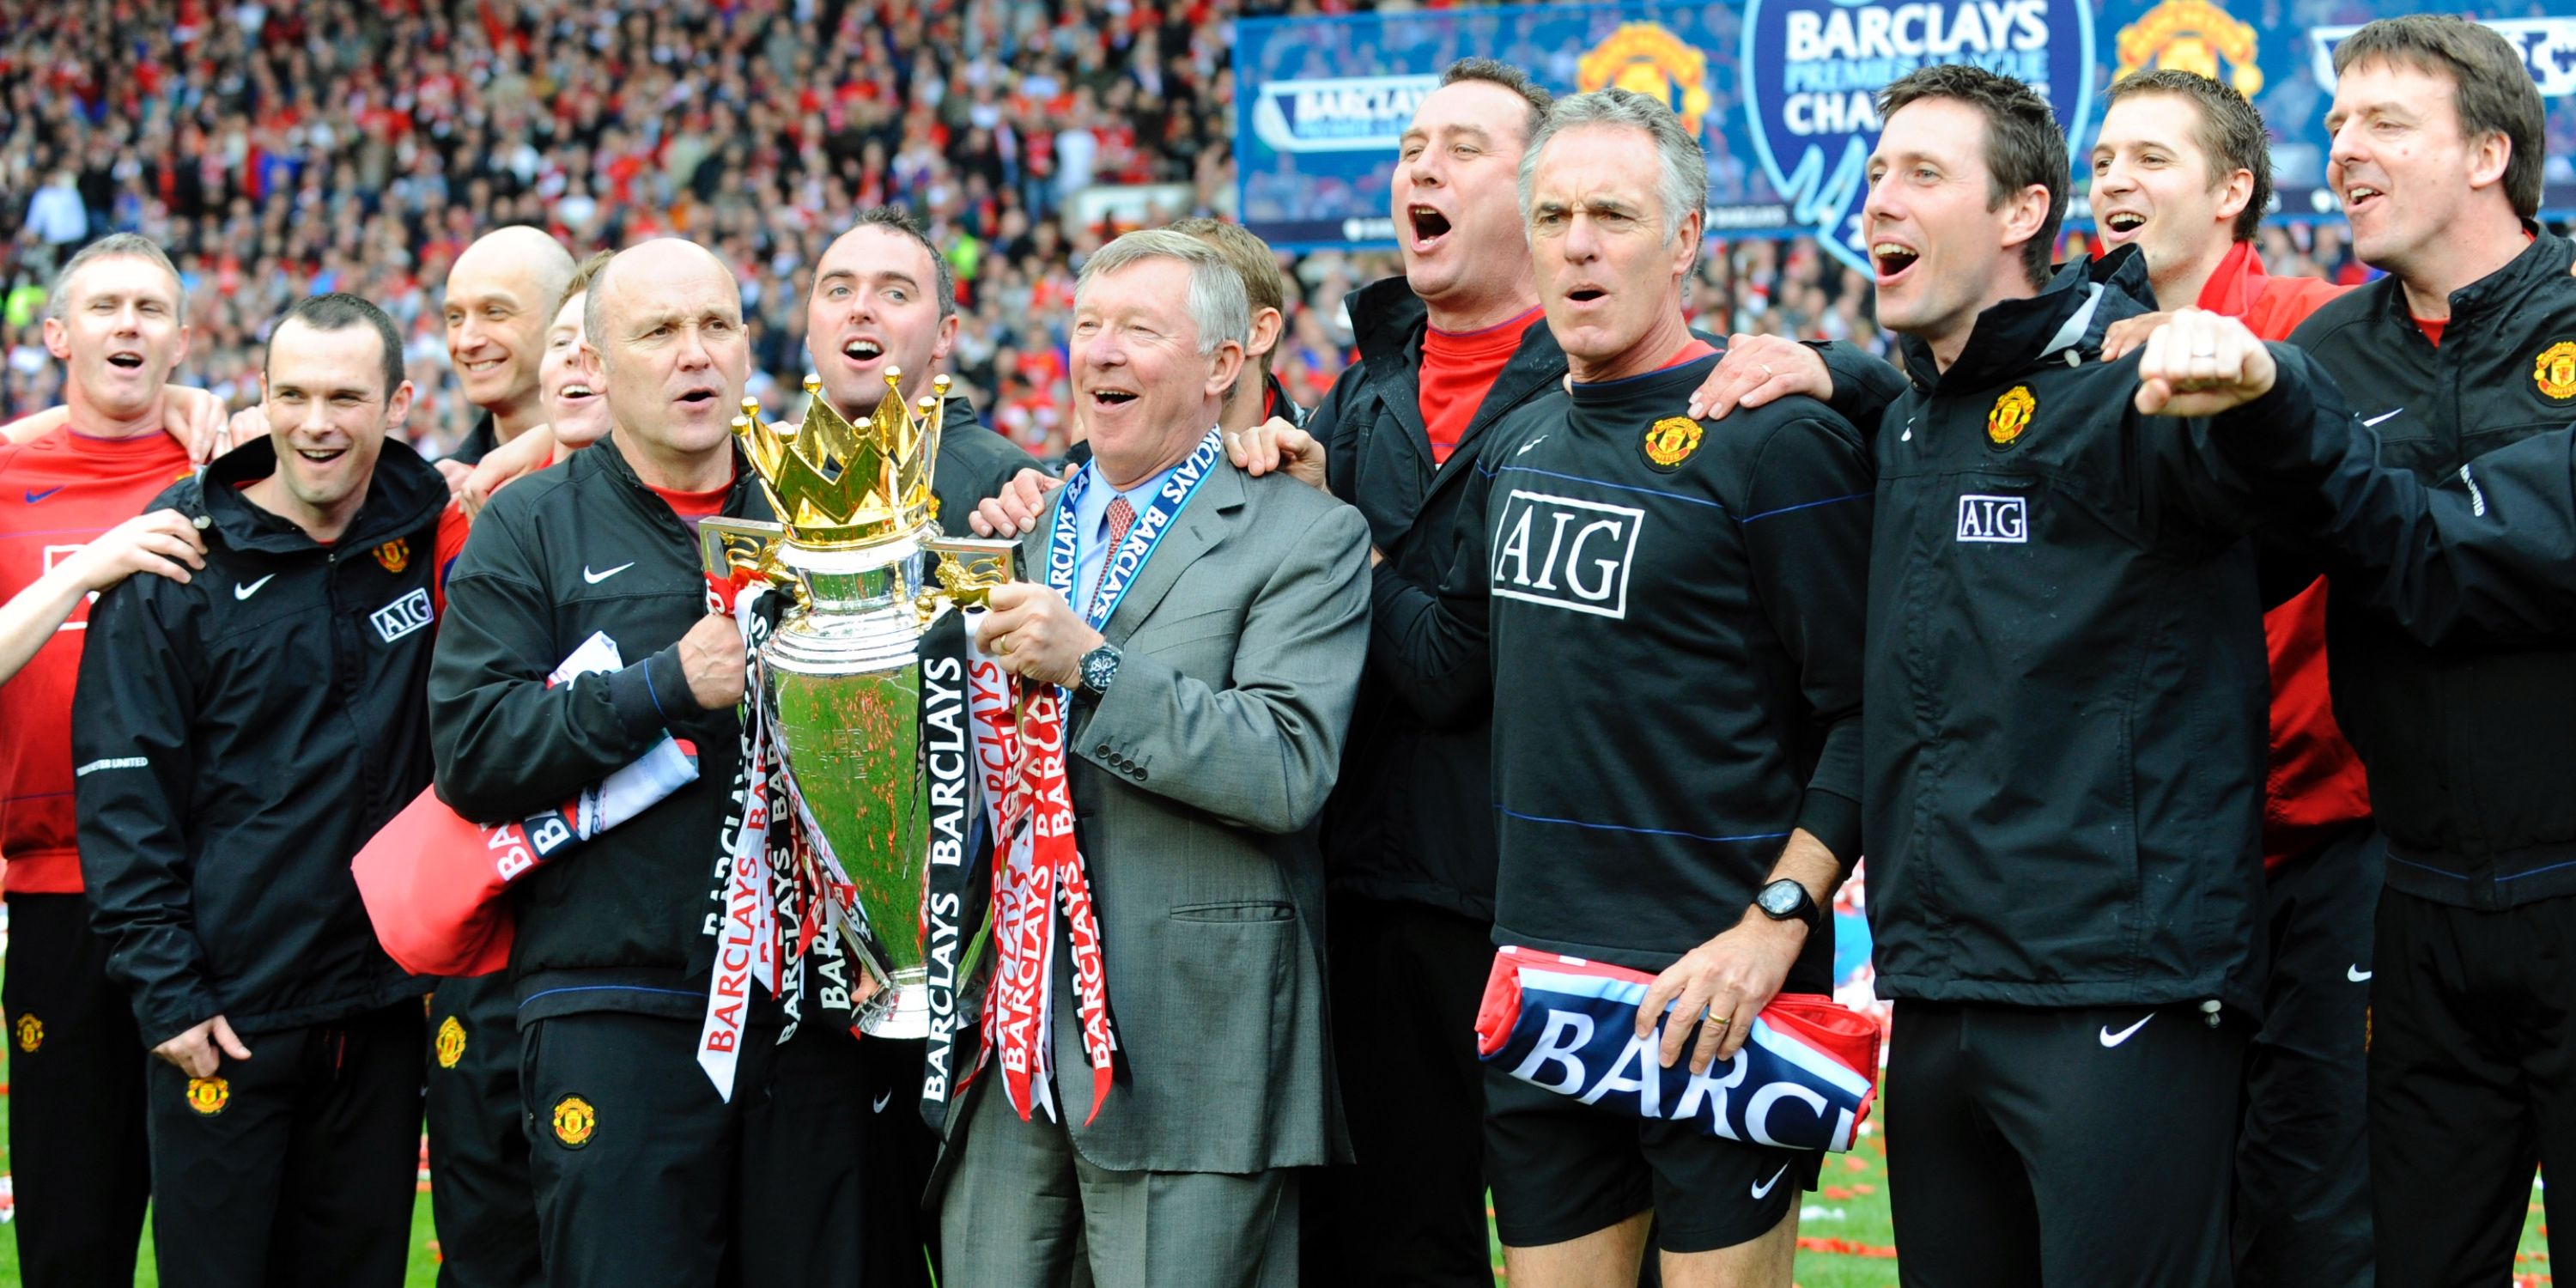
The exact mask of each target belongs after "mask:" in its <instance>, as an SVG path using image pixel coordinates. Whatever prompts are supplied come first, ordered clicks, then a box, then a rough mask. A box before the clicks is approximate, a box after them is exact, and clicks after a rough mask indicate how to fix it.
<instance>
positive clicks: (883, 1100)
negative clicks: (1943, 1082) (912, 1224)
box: [876, 1087, 1758, 1197]
mask: <svg viewBox="0 0 2576 1288" xmlns="http://www.w3.org/2000/svg"><path fill="white" fill-rule="evenodd" d="M892 1103H894V1088H892V1087H888V1088H886V1089H885V1090H884V1091H882V1092H880V1093H878V1095H877V1107H876V1112H878V1113H884V1112H885V1107H886V1106H887V1105H890V1104H892ZM1757 1197H1758V1196H1757Z"/></svg>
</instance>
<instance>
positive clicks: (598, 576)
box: [581, 560, 635, 586]
mask: <svg viewBox="0 0 2576 1288" xmlns="http://www.w3.org/2000/svg"><path fill="white" fill-rule="evenodd" d="M634 566H635V564H634V562H633V561H632V560H629V561H628V562H625V563H622V564H619V565H617V566H616V567H614V568H611V569H609V570H608V571H606V572H592V571H591V570H590V565H589V564H583V565H582V566H581V579H582V580H583V581H586V582H589V583H590V584H591V585H594V586H596V585H598V584H599V583H601V582H603V581H606V580H608V579H609V578H611V577H614V576H616V575H617V574H619V573H621V572H624V571H626V570H627V569H629V568H632V567H634Z"/></svg>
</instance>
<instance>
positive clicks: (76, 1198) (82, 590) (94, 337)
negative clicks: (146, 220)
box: [0, 234, 205, 1288]
mask: <svg viewBox="0 0 2576 1288" xmlns="http://www.w3.org/2000/svg"><path fill="white" fill-rule="evenodd" d="M53 299H54V307H53V309H52V310H51V311H50V313H49V315H48V316H47V318H46V320H45V339H46V347H47V348H48V349H49V350H50V351H51V352H52V354H53V356H54V357H55V358H57V359H59V360H60V361H61V362H62V363H63V365H64V367H65V369H66V371H67V379H66V384H65V393H66V394H67V396H68V398H69V400H70V401H69V407H68V420H67V422H66V423H64V424H63V425H61V426H59V427H58V428H55V429H53V430H51V431H50V432H48V433H46V434H44V435H42V436H40V437H37V438H35V439H33V440H32V441H29V442H26V443H23V444H12V445H6V446H0V599H5V600H7V601H8V605H7V607H6V608H0V677H11V676H13V673H14V676H13V678H9V679H7V680H6V682H5V683H0V728H6V729H7V730H8V734H7V736H6V737H0V856H5V857H6V859H7V870H6V871H7V877H6V880H7V889H8V904H9V923H10V924H9V929H10V938H11V941H12V942H11V944H10V948H11V952H10V954H9V965H10V968H11V969H10V970H9V971H8V973H7V976H6V983H5V989H0V994H5V996H0V1001H5V1004H6V1010H7V1013H8V1018H9V1024H10V1030H9V1041H10V1043H11V1047H12V1049H11V1051H10V1061H9V1069H10V1083H11V1095H10V1106H11V1109H12V1110H13V1112H12V1113H11V1114H10V1132H9V1153H10V1162H11V1167H12V1178H13V1180H14V1182H15V1189H16V1197H17V1203H18V1215H17V1223H16V1230H17V1240H18V1260H19V1266H20V1272H21V1274H22V1275H24V1277H25V1280H26V1282H27V1283H29V1284H33V1285H37V1286H38V1288H44V1286H45V1285H50V1284H78V1283H91V1282H100V1281H103V1280H107V1279H113V1280H116V1281H118V1282H124V1281H128V1280H131V1279H132V1278H133V1273H134V1259H135V1247H136V1240H137V1237H138V1235H139V1234H140V1233H141V1231H142V1228H143V1208H144V1202H145V1199H146V1197H147V1196H148V1194H149V1192H150V1176H149V1172H148V1169H147V1166H146V1148H145V1142H144V1123H143V1061H142V1060H141V1059H139V1058H138V1056H139V1055H140V1053H141V1052H142V1050H143V1042H142V1039H141V1036H140V1034H139V1033H138V1032H137V1030H136V1028H135V1022H134V1013H133V1011H132V1009H131V1007H130V1006H129V1005H128V1003H127V1000H126V997H125V992H124V990H123V989H121V988H117V987H114V986H113V985H111V984H110V983H109V982H108V977H107V969H106V963H107V945H106V943H105V942H104V941H103V940H101V939H100V938H99V937H98V936H96V935H94V934H92V933H91V931H90V927H89V903H88V899H87V897H86V896H85V895H84V893H83V890H82V882H81V867H80V852H79V846H78V842H77V837H76V829H75V825H74V815H73V808H72V805H73V800H72V785H73V783H74V781H75V773H74V767H73V761H72V749H71V712H72V692H73V688H74V686H75V684H76V682H77V681H78V679H79V676H80V665H81V646H82V645H83V643H84V642H86V641H87V640H88V638H89V631H88V627H89V605H90V602H91V601H92V600H94V599H95V598H96V596H97V592H98V591H100V590H103V589H106V588H107V587H108V586H110V585H112V584H114V583H115V582H116V581H117V580H120V579H122V578H123V577H124V576H125V575H126V574H128V573H131V572H135V571H150V572H156V573H159V574H161V575H163V576H167V577H170V578H172V579H173V580H177V581H186V580H188V579H189V576H190V572H191V570H194V569H199V568H202V567H204V564H205V560H204V553H203V552H204V548H205V543H204V540H203V539H202V538H201V537H200V536H199V535H198V534H197V531H196V529H195V527H194V526H193V525H191V524H189V523H188V522H187V520H186V519H185V518H184V517H182V516H179V515H177V514H176V513H174V512H171V511H160V512H157V513H155V514H152V515H148V516H146V515H144V510H145V507H146V506H147V505H148V504H149V503H150V502H151V500H152V499H153V498H154V497H155V496H158V495H160V493H161V492H162V490H163V489H165V488H168V487H169V486H170V485H171V484H172V483H174V482H176V481H178V480H180V479H184V478H186V477H188V475H189V472H190V463H189V459H188V450H187V448H186V447H185V446H184V445H183V444H182V443H181V442H179V441H178V440H177V439H174V438H172V437H171V436H170V435H168V434H165V433H163V432H162V421H163V415H164V402H165V385H164V382H165V381H166V380H167V379H168V377H169V374H170V369H171V368H172V366H174V365H175V364H176V363H177V362H178V361H179V360H180V358H181V357H183V356H184V355H185V354H186V352H187V349H188V340H189V335H188V328H187V326H186V325H185V323H183V322H182V321H181V320H180V319H181V317H182V315H183V313H184V305H183V301H182V296H181V292H180V289H179V281H178V274H177V273H176V271H174V270H173V269H172V268H171V266H170V261H169V260H168V259H167V258H166V257H165V256H163V255H162V253H161V250H160V248H159V247H157V246H154V245H153V244H152V243H150V242H148V241H145V240H144V239H142V238H140V237H134V236H130V235H122V234H120V235H113V236H109V237H106V238H102V239H101V240H99V241H97V242H94V243H92V244H91V245H89V246H88V247H85V248H83V249H82V250H81V251H80V252H79V253H78V254H76V255H74V256H73V257H72V258H71V260H70V262H69V263H68V264H66V265H65V267H64V270H63V273H62V277H61V280H60V281H59V282H57V283H56V285H55V287H54V297H53ZM137 516H143V517H139V518H138V517H137Z"/></svg>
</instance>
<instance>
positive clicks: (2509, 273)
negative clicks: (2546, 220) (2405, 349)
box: [2374, 219, 2576, 334]
mask: <svg viewBox="0 0 2576 1288" xmlns="http://www.w3.org/2000/svg"><path fill="white" fill-rule="evenodd" d="M2522 227H2523V231H2525V232H2528V233H2530V234H2531V244H2530V245H2528V246H2525V247H2523V248H2522V253H2521V254H2519V255H2516V256H2514V257H2513V258H2512V259H2510V260H2508V261H2506V262H2505V266H2504V267H2502V268H2499V269H2497V270H2496V271H2494V272H2492V273H2489V274H2487V275H2486V276H2484V277H2481V278H2479V279H2478V280H2476V281H2474V282H2471V283H2469V284H2468V285H2466V286H2463V287H2461V288H2460V289H2458V290H2456V291H2453V292H2451V320H2452V321H2453V322H2457V321H2459V320H2460V318H2461V317H2462V316H2464V315H2467V316H2474V315H2477V314H2481V313H2489V312H2495V311H2499V310H2502V309H2507V308H2511V307H2513V306H2514V305H2516V304H2519V303H2521V302H2522V300H2523V298H2524V297H2525V296H2527V295H2529V294H2530V293H2531V292H2532V291H2533V290H2535V289H2537V288H2539V287H2542V286H2551V285H2555V284H2556V283H2557V281H2558V279H2560V278H2563V277H2565V276H2567V268H2568V262H2569V257H2570V255H2571V254H2576V246H2571V245H2570V244H2569V243H2568V241H2567V239H2566V238H2563V237H2560V236H2559V235H2557V234H2556V233H2553V232H2551V231H2549V230H2548V229H2546V228H2543V227H2541V226H2540V225H2539V224H2536V223H2534V222H2532V221H2531V220H2528V219H2526V220H2523V221H2522ZM2374 285H2375V286H2376V287H2377V288H2378V289H2379V292H2380V298H2379V309H2380V311H2381V312H2382V313H2383V314H2385V315H2386V316H2387V317H2388V318H2389V319H2390V320H2392V321H2394V322H2397V323H2399V324H2401V325H2404V326H2406V327H2408V328H2412V327H2413V326H2414V325H2415V322H2414V319H2413V317H2412V316H2411V315H2410V314H2409V312H2408V310H2407V308H2406V288H2405V286H2404V284H2402V283H2400V282H2399V281H2398V280H2397V278H2396V277H2395V276H2393V275H2392V276H2389V277H2384V278H2382V279H2380V280H2379V281H2378V282H2376V283H2374ZM2450 334H2457V332H2452V333H2450Z"/></svg>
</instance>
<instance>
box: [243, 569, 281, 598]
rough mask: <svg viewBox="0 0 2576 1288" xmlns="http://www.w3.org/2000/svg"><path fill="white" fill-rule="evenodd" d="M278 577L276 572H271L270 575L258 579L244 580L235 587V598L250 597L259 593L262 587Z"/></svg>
mask: <svg viewBox="0 0 2576 1288" xmlns="http://www.w3.org/2000/svg"><path fill="white" fill-rule="evenodd" d="M276 577H277V574H276V573H270V574H269V575H268V576H266V577H262V578H260V579H259V580H257V581H252V582H243V583H242V584H240V585H237V586H235V587H233V598H235V599H248V598H250V597H251V596H253V595H256V594H258V593H259V588H260V587H262V586H265V585H267V584H268V583H269V582H271V581H273V580H275V579H276Z"/></svg>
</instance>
